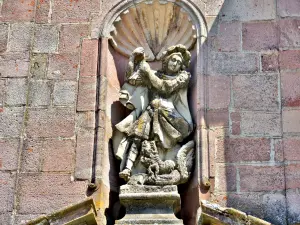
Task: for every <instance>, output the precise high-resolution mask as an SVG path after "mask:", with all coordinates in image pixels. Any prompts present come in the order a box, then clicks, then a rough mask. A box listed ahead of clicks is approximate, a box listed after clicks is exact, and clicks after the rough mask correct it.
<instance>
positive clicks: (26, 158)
mask: <svg viewBox="0 0 300 225" xmlns="http://www.w3.org/2000/svg"><path fill="white" fill-rule="evenodd" d="M43 143H44V141H43V140H41V139H26V140H25V141H24V146H23V149H22V161H21V170H22V172H39V171H41V166H42V160H41V158H42V157H41V155H42V152H43Z"/></svg>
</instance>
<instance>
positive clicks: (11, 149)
mask: <svg viewBox="0 0 300 225" xmlns="http://www.w3.org/2000/svg"><path fill="white" fill-rule="evenodd" d="M18 152H19V139H0V170H17V167H18Z"/></svg>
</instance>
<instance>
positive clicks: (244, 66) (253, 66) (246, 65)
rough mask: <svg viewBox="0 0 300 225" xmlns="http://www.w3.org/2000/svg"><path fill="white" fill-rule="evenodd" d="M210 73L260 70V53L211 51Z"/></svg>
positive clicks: (234, 73) (246, 72) (251, 72)
mask: <svg viewBox="0 0 300 225" xmlns="http://www.w3.org/2000/svg"><path fill="white" fill-rule="evenodd" d="M208 61H209V62H208V74H209V75H216V74H224V75H237V74H253V73H256V72H258V55H257V54H255V53H211V54H210V56H209V60H208Z"/></svg>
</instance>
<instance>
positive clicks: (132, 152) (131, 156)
mask: <svg viewBox="0 0 300 225" xmlns="http://www.w3.org/2000/svg"><path fill="white" fill-rule="evenodd" d="M140 145H141V140H140V139H134V141H133V143H132V144H131V147H130V149H129V153H128V156H127V160H126V166H125V169H124V170H123V171H121V172H120V173H119V177H121V178H123V179H124V180H125V181H128V180H129V178H130V175H131V169H132V167H133V164H134V162H135V160H136V158H137V157H138V153H139V150H138V149H139V148H140Z"/></svg>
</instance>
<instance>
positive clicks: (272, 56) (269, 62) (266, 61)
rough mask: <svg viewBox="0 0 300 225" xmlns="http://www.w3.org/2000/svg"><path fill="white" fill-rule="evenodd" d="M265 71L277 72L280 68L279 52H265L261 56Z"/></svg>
mask: <svg viewBox="0 0 300 225" xmlns="http://www.w3.org/2000/svg"><path fill="white" fill-rule="evenodd" d="M261 65H262V71H263V72H276V71H278V69H279V62H278V52H277V51H276V52H272V53H265V54H262V56H261Z"/></svg>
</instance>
